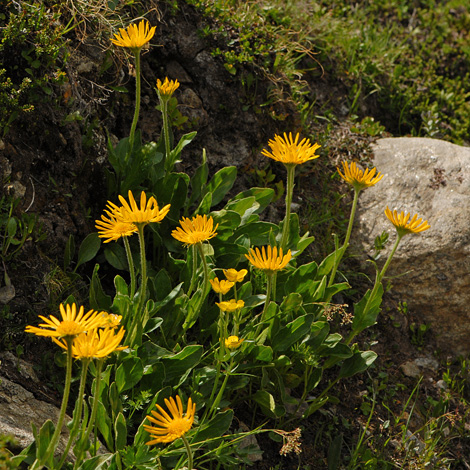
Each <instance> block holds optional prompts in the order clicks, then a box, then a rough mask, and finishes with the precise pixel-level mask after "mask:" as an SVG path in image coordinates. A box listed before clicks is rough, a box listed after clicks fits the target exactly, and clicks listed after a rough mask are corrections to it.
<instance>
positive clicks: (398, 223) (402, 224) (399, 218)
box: [385, 207, 431, 237]
mask: <svg viewBox="0 0 470 470" xmlns="http://www.w3.org/2000/svg"><path fill="white" fill-rule="evenodd" d="M385 215H386V216H387V217H388V219H389V220H390V222H392V224H393V225H395V228H396V229H397V232H398V235H399V236H400V237H402V236H403V235H406V234H407V233H419V232H424V231H425V230H427V229H428V228H431V226H430V225H429V224H428V221H427V220H425V221H424V222H423V219H418V214H415V215H414V216H413V218H412V219H411V220H409V219H410V216H411V214H406V215H405V213H404V212H403V211H401V213H400V214H398V212H397V211H396V210H394V211H393V212H392V211H391V210H390V209H389V208H388V207H387V208H386V209H385Z"/></svg>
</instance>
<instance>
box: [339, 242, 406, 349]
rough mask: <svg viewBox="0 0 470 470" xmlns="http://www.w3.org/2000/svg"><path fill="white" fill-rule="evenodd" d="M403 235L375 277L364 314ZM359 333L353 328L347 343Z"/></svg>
mask: <svg viewBox="0 0 470 470" xmlns="http://www.w3.org/2000/svg"><path fill="white" fill-rule="evenodd" d="M402 237H403V235H399V234H398V236H397V240H396V241H395V244H394V245H393V248H392V251H391V252H390V254H389V255H388V258H387V261H386V262H385V264H384V266H383V268H382V271H380V273H378V274H377V277H376V278H375V283H374V287H373V288H372V292H371V293H370V295H369V298H368V299H367V302H366V305H365V306H364V310H363V313H362V314H363V315H364V316H365V315H367V312H368V311H369V308H370V304H371V302H372V299H373V298H374V297H375V296H376V294H377V291H378V290H379V287H380V286H381V284H382V279H383V277H384V276H385V273H386V271H387V269H388V267H389V265H390V263H391V262H392V258H393V255H394V254H395V252H396V251H397V248H398V245H399V243H400V240H401V239H402ZM357 333H359V332H356V331H354V330H352V331H351V333H350V334H349V336H348V339H347V340H346V344H350V343H351V341H352V340H353V339H354V337H355V336H356V334H357Z"/></svg>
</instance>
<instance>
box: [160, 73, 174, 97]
mask: <svg viewBox="0 0 470 470" xmlns="http://www.w3.org/2000/svg"><path fill="white" fill-rule="evenodd" d="M179 86H180V83H179V82H178V80H168V77H165V80H164V81H163V82H162V81H161V80H160V79H157V90H158V92H159V93H160V96H161V97H162V98H170V97H171V96H172V95H173V93H174V92H175V91H176V90H177V89H178V87H179Z"/></svg>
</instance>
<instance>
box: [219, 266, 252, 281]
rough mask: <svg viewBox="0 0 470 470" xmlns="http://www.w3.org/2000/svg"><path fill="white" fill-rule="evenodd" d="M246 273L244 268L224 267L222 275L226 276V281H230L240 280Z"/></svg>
mask: <svg viewBox="0 0 470 470" xmlns="http://www.w3.org/2000/svg"><path fill="white" fill-rule="evenodd" d="M247 274H248V271H247V270H246V269H241V270H240V271H237V270H236V269H232V268H230V269H224V275H225V277H226V278H227V281H230V282H242V281H243V279H244V278H245V276H246V275H247Z"/></svg>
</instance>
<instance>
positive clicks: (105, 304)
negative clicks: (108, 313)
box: [90, 264, 111, 310]
mask: <svg viewBox="0 0 470 470" xmlns="http://www.w3.org/2000/svg"><path fill="white" fill-rule="evenodd" d="M99 269H100V265H99V264H95V268H94V269H93V274H92V276H91V283H90V307H91V308H92V309H94V310H109V309H110V308H111V296H109V295H107V294H105V292H104V290H103V287H102V286H101V281H100V277H99V275H98V270H99Z"/></svg>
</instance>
